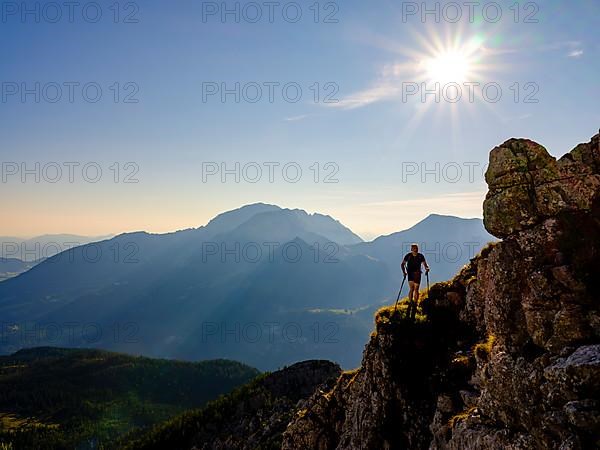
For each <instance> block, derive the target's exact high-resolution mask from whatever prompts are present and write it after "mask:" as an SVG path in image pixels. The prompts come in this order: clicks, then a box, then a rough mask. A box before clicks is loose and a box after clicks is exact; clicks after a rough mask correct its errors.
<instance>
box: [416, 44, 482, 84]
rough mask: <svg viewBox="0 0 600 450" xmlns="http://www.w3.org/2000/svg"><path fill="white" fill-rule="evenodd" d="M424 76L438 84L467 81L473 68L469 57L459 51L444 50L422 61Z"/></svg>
mask: <svg viewBox="0 0 600 450" xmlns="http://www.w3.org/2000/svg"><path fill="white" fill-rule="evenodd" d="M424 69H425V76H426V78H427V79H428V80H429V81H433V82H439V83H463V82H465V81H468V78H469V75H470V74H471V72H472V70H473V68H472V63H471V61H470V60H469V56H468V55H467V54H466V53H465V52H464V51H460V50H446V51H442V52H440V53H439V54H437V55H435V56H433V57H431V58H428V59H426V60H425V61H424Z"/></svg>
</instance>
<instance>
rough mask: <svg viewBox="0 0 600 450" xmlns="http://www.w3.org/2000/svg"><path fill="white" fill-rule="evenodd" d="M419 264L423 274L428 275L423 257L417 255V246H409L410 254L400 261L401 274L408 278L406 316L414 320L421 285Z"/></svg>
mask: <svg viewBox="0 0 600 450" xmlns="http://www.w3.org/2000/svg"><path fill="white" fill-rule="evenodd" d="M421 264H422V265H423V266H424V267H425V273H427V274H428V273H429V265H428V264H427V261H425V256H423V254H422V253H419V246H418V245H417V244H411V246H410V253H407V254H406V256H405V257H404V259H403V260H402V273H403V274H404V276H405V277H406V276H408V287H409V292H408V311H407V312H406V315H407V316H408V317H410V318H411V319H414V318H415V316H416V314H417V303H418V301H419V285H420V284H421Z"/></svg>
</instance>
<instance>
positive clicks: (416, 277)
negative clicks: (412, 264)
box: [408, 272, 421, 284]
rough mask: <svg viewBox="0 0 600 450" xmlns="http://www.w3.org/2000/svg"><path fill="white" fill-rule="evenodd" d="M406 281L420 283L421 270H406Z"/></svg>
mask: <svg viewBox="0 0 600 450" xmlns="http://www.w3.org/2000/svg"><path fill="white" fill-rule="evenodd" d="M408 281H412V282H413V283H417V284H421V272H408Z"/></svg>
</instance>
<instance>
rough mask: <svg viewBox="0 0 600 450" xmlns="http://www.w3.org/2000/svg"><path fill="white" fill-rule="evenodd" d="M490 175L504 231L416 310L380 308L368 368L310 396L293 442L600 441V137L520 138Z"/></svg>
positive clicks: (290, 433) (292, 445) (487, 208)
mask: <svg viewBox="0 0 600 450" xmlns="http://www.w3.org/2000/svg"><path fill="white" fill-rule="evenodd" d="M486 180H487V182H488V185H489V193H488V195H487V198H486V200H485V203H484V222H485V225H486V228H487V229H488V231H489V232H491V233H492V234H494V235H495V236H497V237H499V238H502V239H503V240H502V241H501V242H498V243H495V244H490V245H489V246H488V247H486V248H485V249H484V250H483V251H482V252H481V254H480V255H478V256H477V257H476V258H474V259H473V260H472V261H471V262H470V264H468V265H467V266H465V267H464V268H463V269H462V270H461V272H460V273H459V274H458V275H457V276H456V277H455V278H454V279H453V280H451V281H448V282H446V283H438V284H436V285H434V286H432V288H431V291H430V295H429V297H428V298H427V299H425V300H424V301H423V302H422V305H421V306H422V312H423V315H421V316H418V319H417V321H416V322H414V323H413V322H410V321H408V320H406V319H405V318H404V317H403V315H402V314H401V313H400V314H399V313H396V312H394V310H393V308H385V309H383V310H381V311H380V312H379V313H378V315H377V317H376V330H375V332H374V333H373V335H372V338H371V340H370V342H369V343H368V344H367V346H366V348H365V351H364V354H363V361H362V365H361V367H360V368H358V369H357V370H356V371H352V372H346V373H343V374H342V375H341V376H340V377H339V379H338V381H337V382H336V383H335V385H334V386H333V388H332V389H331V390H329V391H321V392H317V393H315V394H314V395H313V396H312V397H311V398H310V399H308V400H307V401H306V402H303V404H302V405H301V407H300V409H299V410H298V412H297V413H296V415H295V417H294V419H293V420H292V422H291V423H290V424H289V426H288V428H287V430H286V432H285V433H284V439H283V449H285V450H292V449H315V450H317V449H318V450H329V449H396V448H397V449H423V448H431V449H456V450H458V449H467V448H468V449H482V450H483V449H485V450H488V449H498V450H500V449H532V448H541V449H560V450H568V449H572V450H575V449H578V450H584V449H589V448H598V447H600V312H599V309H598V306H599V303H600V137H599V135H596V136H595V137H594V138H592V140H591V142H589V143H586V144H581V145H578V146H577V147H576V148H575V149H574V150H573V151H572V152H571V153H569V154H567V155H565V156H563V157H562V158H561V159H559V160H558V161H557V160H556V159H555V158H553V157H552V156H550V155H549V154H548V153H547V152H546V150H545V149H544V148H543V147H542V146H540V145H539V144H536V143H534V142H532V141H529V140H523V139H511V140H509V141H507V142H505V143H504V144H502V145H501V146H499V147H497V148H495V149H493V150H492V152H491V154H490V165H489V169H488V171H487V174H486Z"/></svg>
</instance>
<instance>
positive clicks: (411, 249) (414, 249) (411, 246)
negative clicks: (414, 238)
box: [410, 244, 419, 253]
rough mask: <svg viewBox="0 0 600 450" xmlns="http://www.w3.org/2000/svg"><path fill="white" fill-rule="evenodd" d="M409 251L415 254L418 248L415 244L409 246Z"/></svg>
mask: <svg viewBox="0 0 600 450" xmlns="http://www.w3.org/2000/svg"><path fill="white" fill-rule="evenodd" d="M410 251H411V252H413V253H417V252H418V251H419V246H418V245H417V244H410Z"/></svg>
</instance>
